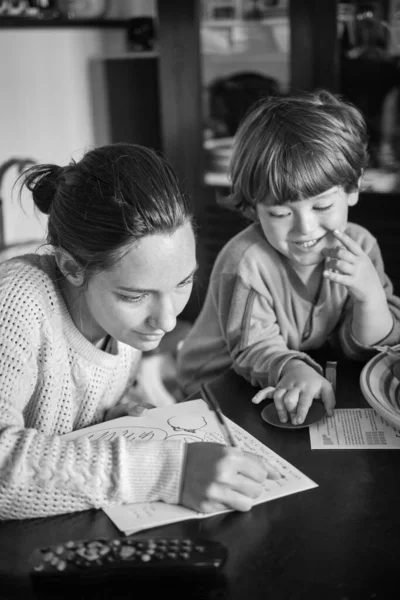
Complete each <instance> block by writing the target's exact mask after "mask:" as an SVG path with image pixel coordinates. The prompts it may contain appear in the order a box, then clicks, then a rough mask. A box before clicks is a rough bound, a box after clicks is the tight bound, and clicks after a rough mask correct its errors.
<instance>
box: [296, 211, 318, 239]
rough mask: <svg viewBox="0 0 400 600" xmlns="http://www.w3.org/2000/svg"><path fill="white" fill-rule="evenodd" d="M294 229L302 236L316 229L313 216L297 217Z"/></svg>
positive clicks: (315, 221)
mask: <svg viewBox="0 0 400 600" xmlns="http://www.w3.org/2000/svg"><path fill="white" fill-rule="evenodd" d="M296 227H297V229H298V231H300V233H302V234H307V233H310V232H311V231H314V230H315V229H316V227H317V220H316V218H315V216H314V215H312V214H307V215H299V216H298V218H297V221H296Z"/></svg>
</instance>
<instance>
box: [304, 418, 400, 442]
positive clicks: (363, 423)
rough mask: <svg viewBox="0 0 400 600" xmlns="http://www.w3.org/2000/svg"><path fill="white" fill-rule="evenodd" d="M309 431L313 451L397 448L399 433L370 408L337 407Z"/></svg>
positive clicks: (399, 438) (399, 440)
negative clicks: (329, 415) (330, 415)
mask: <svg viewBox="0 0 400 600" xmlns="http://www.w3.org/2000/svg"><path fill="white" fill-rule="evenodd" d="M309 430H310V442H311V448H312V450H343V449H348V450H351V449H357V450H362V449H368V448H369V449H371V448H374V449H379V448H381V449H384V450H388V449H398V448H400V431H399V430H398V429H395V428H394V427H392V425H389V423H387V422H386V421H385V419H383V418H382V417H381V416H380V415H378V413H377V412H375V411H374V409H373V408H338V409H336V410H335V411H334V413H333V417H325V418H324V419H323V420H322V421H319V423H314V425H311V426H310V428H309Z"/></svg>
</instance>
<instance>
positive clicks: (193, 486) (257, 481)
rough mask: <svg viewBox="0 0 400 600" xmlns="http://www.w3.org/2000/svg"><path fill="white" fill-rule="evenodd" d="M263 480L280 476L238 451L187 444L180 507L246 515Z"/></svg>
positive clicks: (259, 491)
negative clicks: (243, 512) (238, 512)
mask: <svg viewBox="0 0 400 600" xmlns="http://www.w3.org/2000/svg"><path fill="white" fill-rule="evenodd" d="M267 478H269V479H271V480H274V479H278V478H280V474H279V473H278V472H277V471H276V469H274V468H273V467H272V466H271V465H270V464H269V463H268V462H267V461H266V460H265V459H263V458H262V457H261V456H258V455H256V454H252V453H251V452H242V451H241V450H239V449H238V448H231V447H226V446H224V445H221V444H215V443H211V442H210V443H206V444H204V443H201V442H199V443H196V442H194V443H191V444H188V448H187V460H186V465H185V473H184V480H183V486H182V498H181V500H182V504H183V505H184V506H188V507H189V508H193V509H194V510H200V511H202V512H210V511H216V510H226V509H233V510H240V511H248V510H250V509H251V507H252V506H253V502H254V500H255V499H256V498H258V497H259V495H260V494H261V493H262V491H263V489H264V485H265V482H266V480H267Z"/></svg>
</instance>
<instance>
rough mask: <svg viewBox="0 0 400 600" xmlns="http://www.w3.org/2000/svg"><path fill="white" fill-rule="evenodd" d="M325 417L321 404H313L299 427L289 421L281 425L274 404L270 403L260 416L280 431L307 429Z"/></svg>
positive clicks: (323, 407)
mask: <svg viewBox="0 0 400 600" xmlns="http://www.w3.org/2000/svg"><path fill="white" fill-rule="evenodd" d="M325 415H326V410H325V406H324V405H323V404H322V402H318V401H316V402H313V403H312V404H311V406H310V408H309V411H308V413H307V416H306V418H305V419H304V422H303V423H302V424H301V425H293V423H291V422H290V421H288V422H287V423H281V421H280V420H279V417H278V413H277V411H276V408H275V404H274V403H273V402H271V404H268V406H266V407H265V408H264V409H263V410H262V412H261V416H262V418H263V419H264V421H266V422H267V423H269V424H270V425H275V427H282V429H302V428H303V427H309V426H310V425H312V424H313V423H318V421H321V419H323V418H324V417H325Z"/></svg>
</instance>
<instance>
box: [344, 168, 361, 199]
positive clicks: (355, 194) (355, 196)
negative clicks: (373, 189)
mask: <svg viewBox="0 0 400 600" xmlns="http://www.w3.org/2000/svg"><path fill="white" fill-rule="evenodd" d="M363 175H364V169H363V171H362V173H361V175H360V177H359V179H358V181H357V189H356V190H354V192H350V194H348V197H347V205H348V206H355V205H356V204H357V202H358V196H359V194H360V189H361V181H362V177H363Z"/></svg>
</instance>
